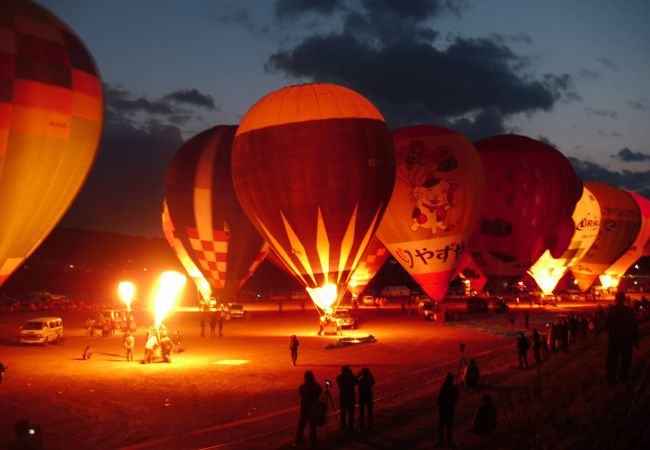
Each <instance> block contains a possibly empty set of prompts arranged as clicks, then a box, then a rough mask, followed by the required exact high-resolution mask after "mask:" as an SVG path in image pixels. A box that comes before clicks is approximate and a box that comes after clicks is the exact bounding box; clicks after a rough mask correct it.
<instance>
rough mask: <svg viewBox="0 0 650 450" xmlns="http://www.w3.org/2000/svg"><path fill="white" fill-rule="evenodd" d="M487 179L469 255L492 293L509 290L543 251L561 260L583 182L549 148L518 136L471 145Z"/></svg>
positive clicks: (560, 154)
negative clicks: (474, 148) (481, 162)
mask: <svg viewBox="0 0 650 450" xmlns="http://www.w3.org/2000/svg"><path fill="white" fill-rule="evenodd" d="M475 146H476V149H477V150H478V152H479V154H480V155H481V160H482V161H483V165H484V167H485V174H486V196H485V205H484V206H483V210H482V212H481V217H480V221H479V224H478V226H477V227H476V230H475V231H474V233H473V234H472V238H471V240H470V254H471V256H472V259H473V260H474V262H475V263H476V264H477V265H478V267H479V269H480V270H481V271H482V272H483V273H484V274H485V275H486V276H487V278H488V280H489V284H490V285H491V287H492V289H493V290H494V291H496V292H503V291H505V290H507V289H508V288H510V287H511V286H512V285H513V283H514V282H516V281H517V280H518V279H519V278H520V277H521V276H522V275H524V274H525V273H526V271H527V270H528V269H529V268H530V266H531V265H532V264H533V263H534V262H535V261H537V259H538V258H539V257H540V256H541V255H542V254H543V253H544V251H546V250H547V249H548V250H549V252H550V254H551V255H552V256H553V257H554V258H556V257H559V256H560V255H562V253H564V251H565V250H566V248H567V247H568V245H569V242H570V240H571V237H572V236H573V230H574V223H573V220H572V219H571V215H572V214H573V211H574V209H575V205H576V203H577V201H578V200H579V199H580V196H581V195H582V182H581V181H580V179H579V178H578V176H577V175H576V172H575V170H574V169H573V166H572V165H571V162H570V161H569V160H568V159H567V158H566V157H565V156H564V155H563V154H562V153H560V152H559V151H558V150H556V149H555V148H553V147H551V146H550V145H547V144H544V143H542V142H539V141H536V140H534V139H530V138H527V137H524V136H517V135H500V136H493V137H490V138H487V139H483V140H480V141H477V142H475Z"/></svg>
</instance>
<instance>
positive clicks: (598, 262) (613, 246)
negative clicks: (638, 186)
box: [571, 181, 641, 291]
mask: <svg viewBox="0 0 650 450" xmlns="http://www.w3.org/2000/svg"><path fill="white" fill-rule="evenodd" d="M585 187H586V188H587V189H589V190H590V191H591V192H592V193H593V194H594V195H595V196H596V198H597V199H598V203H599V204H600V211H601V222H600V229H599V231H598V237H596V240H595V241H594V243H593V244H592V246H591V247H590V248H589V250H588V251H587V253H585V255H584V256H583V257H582V259H581V260H580V261H579V262H578V263H577V264H575V265H574V266H573V267H571V273H572V274H573V276H574V277H575V279H576V281H577V282H578V287H579V288H580V290H582V291H586V290H587V289H589V288H590V287H591V285H592V284H593V283H594V281H596V278H598V276H599V275H600V274H602V273H603V272H604V271H605V270H606V269H607V268H608V267H610V266H611V265H612V264H613V263H614V262H616V260H618V259H619V258H620V257H621V256H623V255H624V254H625V252H627V251H628V250H629V249H630V247H631V246H632V244H633V243H634V240H635V239H636V237H637V236H638V234H639V230H640V227H641V213H640V211H639V207H638V206H637V204H636V202H635V201H634V199H633V198H632V196H630V195H629V194H628V193H627V192H625V191H624V190H622V189H619V188H617V187H615V186H612V185H611V184H608V183H602V182H595V181H588V182H586V183H585Z"/></svg>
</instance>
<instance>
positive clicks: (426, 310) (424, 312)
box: [418, 300, 440, 320]
mask: <svg viewBox="0 0 650 450" xmlns="http://www.w3.org/2000/svg"><path fill="white" fill-rule="evenodd" d="M438 312H440V308H439V306H438V302H434V301H433V300H429V301H424V302H419V303H418V315H419V316H420V317H422V318H423V319H424V320H433V319H434V316H435V315H436V314H437V313H438Z"/></svg>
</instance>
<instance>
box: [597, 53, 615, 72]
mask: <svg viewBox="0 0 650 450" xmlns="http://www.w3.org/2000/svg"><path fill="white" fill-rule="evenodd" d="M596 61H598V62H599V63H601V64H602V65H604V66H605V67H608V68H610V69H612V70H618V66H617V65H616V64H614V62H613V61H612V60H611V59H609V58H605V57H602V56H599V57H597V58H596Z"/></svg>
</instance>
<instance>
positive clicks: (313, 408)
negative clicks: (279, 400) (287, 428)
mask: <svg viewBox="0 0 650 450" xmlns="http://www.w3.org/2000/svg"><path fill="white" fill-rule="evenodd" d="M304 378H305V382H304V383H303V384H302V385H301V386H300V387H299V388H298V393H299V394H300V419H299V420H298V430H296V445H300V444H302V439H303V434H304V432H305V427H306V426H307V424H308V423H309V442H310V446H311V447H312V448H313V447H314V445H316V437H317V429H318V422H319V420H320V416H321V414H322V408H321V404H320V396H321V393H322V392H323V388H322V387H321V386H320V384H318V383H317V382H316V379H315V378H314V373H313V372H312V371H311V370H308V371H307V372H305V376H304Z"/></svg>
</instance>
